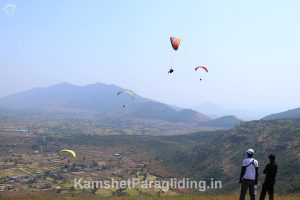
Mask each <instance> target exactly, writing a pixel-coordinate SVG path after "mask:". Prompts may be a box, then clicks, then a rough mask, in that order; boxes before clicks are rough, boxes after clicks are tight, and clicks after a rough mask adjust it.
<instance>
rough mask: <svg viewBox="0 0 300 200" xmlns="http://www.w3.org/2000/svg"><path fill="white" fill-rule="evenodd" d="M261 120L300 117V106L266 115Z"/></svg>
mask: <svg viewBox="0 0 300 200" xmlns="http://www.w3.org/2000/svg"><path fill="white" fill-rule="evenodd" d="M262 119H263V120H275V119H300V108H296V109H292V110H288V111H285V112H281V113H276V114H272V115H268V116H266V117H264V118H262Z"/></svg>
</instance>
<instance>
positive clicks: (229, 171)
mask: <svg viewBox="0 0 300 200" xmlns="http://www.w3.org/2000/svg"><path fill="white" fill-rule="evenodd" d="M248 148H253V149H254V150H255V152H256V153H255V158H256V159H257V160H258V162H259V165H260V170H259V171H260V181H263V178H264V175H263V174H262V171H263V168H264V166H265V165H266V164H267V156H268V155H269V154H270V153H274V154H275V155H276V156H277V163H278V165H279V172H278V177H277V184H276V191H278V192H284V193H290V192H298V193H299V192H300V174H299V173H295V172H299V171H300V120H274V121H252V122H245V123H242V124H241V125H238V126H236V127H235V128H234V129H232V130H230V131H227V132H226V133H224V134H220V135H217V136H216V137H212V138H208V139H207V140H203V139H202V141H199V142H198V143H197V144H195V145H191V146H188V147H185V148H182V147H172V148H169V150H164V151H163V152H161V153H160V154H159V159H161V160H163V162H164V164H165V166H166V167H167V168H168V169H170V170H171V171H173V172H174V173H177V174H180V175H181V176H183V177H193V178H196V179H201V178H202V179H203V178H214V179H221V180H223V183H224V184H223V186H224V187H225V188H227V189H228V190H234V189H237V188H238V184H237V182H238V179H239V173H240V166H241V162H242V159H243V158H244V156H245V151H246V149H248Z"/></svg>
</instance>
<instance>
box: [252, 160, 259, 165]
mask: <svg viewBox="0 0 300 200" xmlns="http://www.w3.org/2000/svg"><path fill="white" fill-rule="evenodd" d="M253 163H254V165H255V167H258V161H257V160H255V159H253Z"/></svg>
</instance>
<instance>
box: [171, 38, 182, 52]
mask: <svg viewBox="0 0 300 200" xmlns="http://www.w3.org/2000/svg"><path fill="white" fill-rule="evenodd" d="M170 41H171V45H172V47H173V49H174V50H175V51H177V50H178V48H179V45H180V42H181V39H180V38H176V37H173V36H171V37H170Z"/></svg>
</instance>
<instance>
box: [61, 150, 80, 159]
mask: <svg viewBox="0 0 300 200" xmlns="http://www.w3.org/2000/svg"><path fill="white" fill-rule="evenodd" d="M61 152H68V153H70V154H71V155H72V156H73V158H76V156H77V155H76V153H75V151H73V150H70V149H64V150H61Z"/></svg>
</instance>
